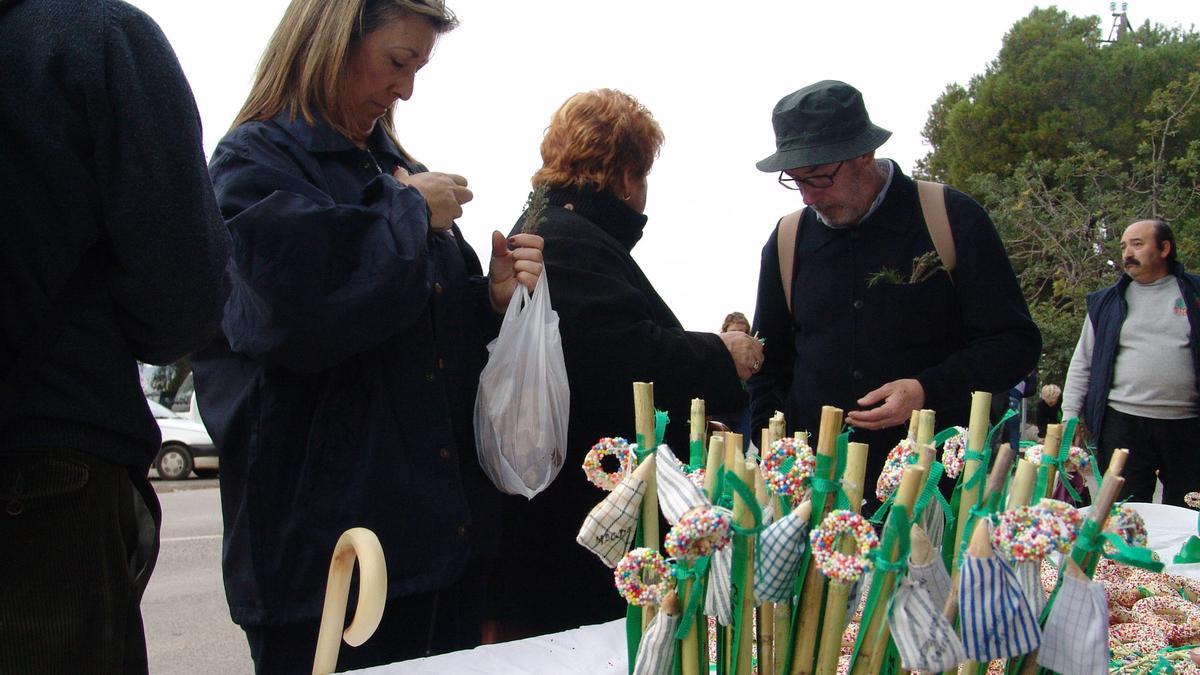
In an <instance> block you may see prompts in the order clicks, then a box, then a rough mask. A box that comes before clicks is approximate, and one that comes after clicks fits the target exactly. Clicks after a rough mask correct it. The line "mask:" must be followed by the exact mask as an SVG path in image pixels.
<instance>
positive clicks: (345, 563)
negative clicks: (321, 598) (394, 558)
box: [313, 527, 387, 675]
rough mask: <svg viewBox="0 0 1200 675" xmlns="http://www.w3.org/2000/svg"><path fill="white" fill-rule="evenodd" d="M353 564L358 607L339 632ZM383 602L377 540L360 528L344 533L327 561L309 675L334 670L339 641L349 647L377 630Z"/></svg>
mask: <svg viewBox="0 0 1200 675" xmlns="http://www.w3.org/2000/svg"><path fill="white" fill-rule="evenodd" d="M355 561H357V562H358V579H359V581H358V604H357V605H356V608H355V611H354V619H353V620H351V622H350V625H349V626H348V627H346V629H345V630H344V631H343V630H342V627H343V626H345V625H346V623H345V622H346V602H347V600H348V599H349V597H350V577H351V575H352V574H353V572H354V563H355ZM386 602H387V563H386V561H385V560H384V557H383V547H382V546H380V545H379V538H378V537H376V536H375V533H374V532H372V531H370V530H368V529H366V528H363V527H354V528H351V529H349V530H346V531H345V532H343V533H342V536H341V537H338V540H337V544H336V545H335V546H334V547H333V557H332V559H331V560H330V561H329V578H328V581H327V582H326V586H325V607H324V609H323V610H322V612H321V627H320V628H319V629H318V631H317V649H316V655H315V657H314V658H313V675H326V674H327V673H332V672H333V671H334V670H335V669H336V668H337V657H338V649H339V648H340V647H341V643H342V640H343V639H345V640H346V644H348V645H350V646H351V647H357V646H359V645H361V644H362V643H364V642H366V641H367V639H368V638H370V637H371V635H373V634H374V633H375V629H376V628H378V627H379V620H380V619H381V618H383V606H384V604H385V603H386Z"/></svg>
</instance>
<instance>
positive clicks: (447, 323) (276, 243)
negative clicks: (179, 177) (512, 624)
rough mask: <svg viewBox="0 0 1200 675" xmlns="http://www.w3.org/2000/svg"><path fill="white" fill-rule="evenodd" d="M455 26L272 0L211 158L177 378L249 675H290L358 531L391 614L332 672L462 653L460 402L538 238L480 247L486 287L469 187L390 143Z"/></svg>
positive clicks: (528, 278)
mask: <svg viewBox="0 0 1200 675" xmlns="http://www.w3.org/2000/svg"><path fill="white" fill-rule="evenodd" d="M455 25H456V19H455V17H454V15H453V14H452V13H451V12H450V11H449V10H448V9H446V7H445V6H444V5H443V4H442V2H441V0H293V1H292V2H291V4H290V5H289V6H288V8H287V10H286V12H285V13H284V16H283V19H282V21H281V22H280V24H279V27H278V29H277V30H276V31H275V34H274V35H273V36H272V38H271V41H270V43H269V44H268V45H267V48H266V52H265V53H264V55H263V58H262V62H261V64H260V66H259V70H258V74H257V76H256V78H255V82H254V85H253V88H252V90H251V92H250V95H249V97H248V98H247V100H246V103H245V105H244V106H243V108H242V110H241V112H240V113H239V114H238V116H237V119H236V120H235V122H234V125H233V128H232V129H231V130H230V131H229V133H228V134H227V135H226V136H225V138H224V139H223V140H222V141H221V143H220V145H218V147H217V149H216V152H215V154H214V155H213V159H212V163H211V166H210V170H211V173H212V179H213V186H214V188H215V189H216V194H217V201H218V203H219V204H220V207H221V210H222V212H223V213H224V215H225V218H226V221H227V225H228V227H229V229H230V232H231V234H232V236H233V240H234V246H233V261H232V264H231V266H230V268H229V275H230V277H231V280H232V286H233V292H232V294H231V296H230V299H229V302H228V303H227V304H226V307H225V317H224V321H223V324H222V328H223V331H222V332H223V334H222V336H221V337H220V338H219V339H218V340H217V341H216V342H215V343H214V344H212V345H211V346H210V347H208V348H207V349H205V350H204V351H203V352H201V353H199V354H197V355H196V357H195V359H194V363H195V372H196V385H197V392H198V396H199V399H200V405H201V409H202V410H203V411H204V419H205V422H206V424H207V425H208V428H209V429H210V431H211V432H212V434H213V437H214V439H215V440H216V442H217V445H218V447H219V448H220V455H221V456H220V460H221V474H222V476H221V499H222V510H223V512H224V521H225V535H224V536H225V541H224V554H223V566H224V573H225V589H226V595H227V597H228V600H229V606H230V613H231V615H232V617H233V619H234V621H236V622H237V623H238V624H240V625H241V626H242V627H243V629H244V630H245V631H246V635H247V639H248V641H249V643H250V652H251V656H252V657H253V658H254V663H255V667H256V669H257V670H258V672H295V671H300V670H308V669H310V668H311V664H312V657H313V650H314V645H315V642H316V636H317V631H318V625H319V617H320V612H321V605H322V595H323V591H324V578H325V573H326V570H327V569H328V565H329V556H330V554H331V552H332V551H333V548H334V543H335V542H336V541H337V539H338V536H339V535H340V534H341V533H342V532H343V531H344V530H346V529H348V528H350V527H356V526H363V527H367V528H370V529H372V530H374V531H375V533H376V534H377V535H378V537H379V540H380V542H381V543H382V545H383V549H384V553H385V556H386V561H387V570H388V603H387V606H386V610H385V612H384V615H383V622H382V624H381V625H380V627H379V630H378V632H377V633H376V636H375V637H374V638H372V639H371V640H370V641H368V642H367V643H366V644H365V645H363V646H362V647H359V648H357V649H350V650H342V653H341V658H340V660H339V662H338V669H339V670H342V669H347V668H361V667H365V666H370V665H378V664H382V663H389V662H392V661H396V660H401V659H405V658H410V657H413V656H418V655H424V654H428V653H432V652H438V651H447V650H452V649H462V648H466V647H470V646H473V645H474V644H477V643H478V641H479V623H480V612H481V610H480V606H479V603H480V598H481V597H482V595H483V587H484V585H485V577H484V571H485V570H486V569H487V568H489V567H490V562H488V558H489V556H492V555H494V553H495V548H496V537H497V534H496V531H497V524H498V523H497V522H495V520H496V516H495V513H496V510H497V504H498V495H497V493H496V491H495V489H494V488H492V486H491V485H490V483H489V482H488V481H487V479H486V477H485V476H484V475H483V472H482V470H481V469H480V468H479V466H478V462H477V460H476V453H475V450H474V440H473V430H472V405H473V402H474V397H475V386H476V383H477V381H478V375H479V371H480V369H481V368H482V366H483V364H484V363H485V361H486V358H487V352H486V344H487V342H488V340H489V339H490V338H491V337H493V336H494V335H495V334H496V332H497V330H498V326H499V320H500V317H501V313H502V312H503V311H504V309H505V308H506V307H507V305H508V302H509V299H510V297H511V296H512V294H513V291H514V290H515V289H516V285H517V284H518V283H521V284H525V285H526V286H528V287H529V288H531V289H532V287H533V285H534V283H535V282H536V280H537V276H538V275H539V274H540V273H541V246H542V243H541V239H540V238H539V237H536V236H533V235H521V234H518V235H514V236H512V237H510V238H507V239H506V238H505V237H504V236H503V235H501V234H500V233H499V232H495V233H493V235H492V237H493V238H492V250H491V256H490V261H489V262H490V264H489V271H490V273H489V275H488V276H484V275H483V270H482V266H481V264H480V262H479V259H478V257H477V256H476V255H475V252H474V251H473V250H471V247H470V246H468V245H467V243H466V242H465V240H464V238H463V236H462V233H461V232H459V230H458V227H457V226H456V225H455V224H454V219H455V218H456V217H458V216H459V215H461V213H462V204H464V203H466V202H467V201H469V200H470V198H471V192H470V190H469V189H468V188H467V181H466V179H464V178H463V177H461V176H457V175H454V174H449V173H436V172H429V171H426V170H425V167H424V166H422V165H421V164H419V163H417V162H416V161H415V160H414V159H413V158H412V157H411V156H409V155H408V154H407V153H406V152H404V150H402V149H401V146H400V144H399V142H398V134H397V129H396V128H395V126H394V124H393V121H392V111H393V109H394V107H395V105H396V104H397V102H398V101H406V100H408V98H409V97H410V96H411V95H412V93H413V87H414V83H415V80H416V74H417V72H418V71H419V70H420V69H421V68H422V67H423V66H424V65H425V64H426V63H427V62H428V61H429V58H430V55H431V53H432V51H433V47H434V44H435V43H436V41H437V39H438V37H439V36H440V35H442V34H443V33H445V32H446V31H449V30H450V29H452V28H453V27H454V26H455Z"/></svg>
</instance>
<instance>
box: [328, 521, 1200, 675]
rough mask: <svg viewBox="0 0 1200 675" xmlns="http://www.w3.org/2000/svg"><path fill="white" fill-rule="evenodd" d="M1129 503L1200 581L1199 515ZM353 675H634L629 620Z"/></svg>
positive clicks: (1163, 549)
mask: <svg viewBox="0 0 1200 675" xmlns="http://www.w3.org/2000/svg"><path fill="white" fill-rule="evenodd" d="M1129 505H1130V506H1132V507H1133V508H1134V509H1136V510H1137V512H1138V513H1139V514H1141V516H1142V518H1143V519H1144V520H1145V521H1146V530H1147V532H1148V534H1149V548H1150V549H1152V550H1153V551H1155V552H1156V553H1158V555H1159V557H1160V558H1161V559H1162V561H1163V562H1164V563H1166V570H1165V571H1167V572H1171V573H1173V574H1181V575H1184V576H1188V577H1192V578H1194V579H1200V563H1190V564H1186V565H1175V564H1172V563H1171V561H1172V560H1173V559H1174V557H1175V554H1176V553H1178V552H1179V549H1180V548H1181V547H1182V546H1183V544H1184V542H1186V541H1187V539H1188V537H1190V536H1192V535H1193V534H1196V532H1197V529H1196V528H1197V512H1196V511H1193V510H1191V509H1184V508H1180V507H1178V506H1168V505H1165V504H1145V503H1137V504H1135V503H1130V504H1129ZM614 592H615V591H614ZM345 648H346V649H349V647H345ZM353 672H356V673H372V674H374V675H443V674H445V673H455V674H456V675H484V674H486V675H535V674H550V673H554V674H555V675H559V674H562V675H573V674H579V675H583V674H585V673H586V674H588V675H606V674H611V675H622V674H624V673H627V672H628V662H627V660H626V651H625V621H624V620H623V619H621V620H617V621H610V622H609V623H604V624H600V625H596V626H584V627H582V628H576V629H574V630H568V631H564V632H562V633H554V634H552V635H542V636H539V637H535V638H529V639H526V640H517V641H514V642H505V643H501V644H496V645H485V646H482V647H476V648H475V649H471V650H468V651H461V652H454V653H451V654H442V655H440V656H432V657H429V658H424V659H414V660H411V661H402V662H399V663H393V664H390V665H386V666H378V667H375V668H367V669H365V670H357V671H353Z"/></svg>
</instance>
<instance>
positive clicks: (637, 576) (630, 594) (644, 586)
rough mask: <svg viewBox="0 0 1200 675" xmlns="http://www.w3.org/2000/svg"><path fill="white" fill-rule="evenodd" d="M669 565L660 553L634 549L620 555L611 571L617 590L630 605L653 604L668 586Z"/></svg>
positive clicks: (664, 593)
mask: <svg viewBox="0 0 1200 675" xmlns="http://www.w3.org/2000/svg"><path fill="white" fill-rule="evenodd" d="M672 578H673V577H672V575H671V568H670V567H668V566H667V562H666V560H664V559H663V557H662V554H661V553H659V552H658V551H655V550H654V549H651V548H635V549H633V550H632V551H630V552H629V553H626V554H625V557H624V558H621V562H619V563H617V567H616V569H615V570H613V580H614V581H615V582H616V585H617V592H619V593H620V594H621V597H623V598H625V601H626V602H628V603H629V604H631V605H638V606H644V605H657V604H659V603H661V602H662V599H663V598H664V597H665V596H666V594H667V591H669V590H670V588H671V580H672Z"/></svg>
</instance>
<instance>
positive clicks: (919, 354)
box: [750, 80, 1041, 495]
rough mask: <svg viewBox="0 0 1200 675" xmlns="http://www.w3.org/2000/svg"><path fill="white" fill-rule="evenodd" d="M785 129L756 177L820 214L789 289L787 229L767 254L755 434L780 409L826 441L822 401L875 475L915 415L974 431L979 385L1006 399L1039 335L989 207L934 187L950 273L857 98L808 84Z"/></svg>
mask: <svg viewBox="0 0 1200 675" xmlns="http://www.w3.org/2000/svg"><path fill="white" fill-rule="evenodd" d="M773 123H774V126H775V136H776V144H777V152H775V154H773V155H771V156H770V157H768V158H766V159H764V160H763V161H761V162H759V163H758V168H759V169H760V170H762V171H767V172H779V182H780V183H781V184H782V185H783V186H784V187H787V188H790V189H794V190H799V191H800V193H801V196H802V197H803V199H804V204H805V206H806V207H808V208H805V209H804V210H803V212H802V213H801V214H800V217H799V224H798V230H797V229H796V228H795V227H793V229H792V232H794V233H795V244H794V248H793V249H792V254H793V255H792V257H791V259H792V261H793V266H792V273H791V275H790V278H789V279H788V283H789V286H790V288H789V289H788V290H790V293H785V289H784V286H783V283H782V282H781V268H780V256H779V247H778V244H777V233H779V232H780V231H781V228H776V234H772V236H771V238H770V239H769V240H768V241H767V244H766V246H765V247H764V248H763V255H762V267H761V270H760V276H759V285H758V306H757V309H756V311H755V316H754V328H755V330H757V331H758V333H759V335H760V336H761V337H762V338H764V339H765V341H766V345H765V351H764V357H765V358H764V363H763V367H762V370H761V371H760V372H759V373H758V374H757V375H756V376H755V377H753V378H751V380H750V394H751V401H752V404H751V405H752V417H753V426H754V428H756V429H757V428H760V427H762V426H763V425H764V424H765V422H766V420H767V418H768V417H769V416H770V415H771V414H772V412H773V411H775V410H782V411H784V412H785V414H786V415H787V423H788V427H789V428H790V429H793V430H795V429H808V430H809V431H812V432H816V431H817V429H818V424H817V423H818V416H819V413H820V408H821V406H822V405H825V404H827V405H833V406H837V407H839V408H842V409H843V410H845V411H846V412H847V415H846V421H847V422H848V423H849V424H850V425H851V426H853V427H854V428H855V433H854V435H853V437H852V440H857V441H861V442H865V443H868V444H869V445H870V447H871V450H870V455H869V459H868V464H867V480H868V481H869V482H873V481H874V480H875V479H876V477H877V476H878V474H879V470H880V468H881V467H882V464H883V460H884V457H885V456H886V454H887V452H888V450H889V449H890V448H891V447H892V446H893V445H895V444H896V442H897V441H899V440H900V439H901V438H902V437H903V436H904V434H905V428H904V425H905V424H906V423H907V422H908V420H909V415H910V413H911V412H912V411H913V410H916V409H920V408H932V409H934V410H936V411H937V414H938V425H939V426H947V425H950V424H962V423H964V422H965V421H966V417H967V412H968V409H969V405H970V397H971V392H972V391H976V390H979V391H1004V390H1007V389H1008V388H1009V387H1011V386H1013V385H1014V384H1015V383H1017V382H1019V381H1021V379H1022V378H1023V377H1024V376H1025V374H1026V373H1028V372H1029V371H1030V370H1032V369H1033V367H1034V365H1036V363H1037V357H1038V353H1039V352H1040V350H1041V336H1040V334H1039V333H1038V329H1037V326H1036V325H1034V323H1033V321H1032V319H1030V316H1029V310H1028V309H1027V308H1026V306H1025V299H1024V298H1023V297H1022V295H1021V289H1020V287H1019V286H1018V284H1017V280H1016V277H1015V275H1014V274H1013V270H1012V266H1011V265H1010V264H1009V262H1008V257H1007V255H1006V254H1005V252H1004V246H1003V245H1002V244H1001V242H1000V238H999V236H997V234H996V230H995V228H994V227H993V226H992V223H991V220H990V219H989V218H988V215H987V213H986V212H985V211H984V210H983V208H982V207H980V206H979V204H977V203H976V202H975V201H974V200H972V199H971V198H970V197H968V196H966V195H965V194H963V193H961V192H959V191H957V190H954V189H952V188H949V187H946V188H944V190H943V189H942V188H941V187H940V186H937V194H938V197H939V198H940V200H942V201H943V202H944V204H945V209H946V212H947V216H948V220H949V230H950V232H949V234H951V235H952V241H951V242H950V243H949V250H951V251H954V252H955V254H956V258H957V265H956V266H954V268H953V271H952V272H948V271H947V270H946V269H945V267H944V266H943V265H942V262H941V261H940V260H938V259H937V258H936V257H935V256H938V249H935V246H934V244H933V241H932V239H931V234H930V232H931V230H929V228H927V226H926V223H925V219H924V217H923V213H922V209H921V205H920V201H919V198H918V187H917V185H916V183H915V182H914V181H913V180H911V179H910V178H908V177H907V176H905V175H904V174H903V173H901V171H900V167H899V166H898V165H896V163H895V162H892V161H888V160H876V159H875V149H876V148H878V147H879V146H880V145H882V144H883V143H884V141H886V140H887V139H888V137H889V136H891V132H888V131H886V130H884V129H882V128H880V127H877V126H875V125H874V124H872V123H871V121H870V119H869V117H868V116H867V111H866V108H865V106H864V105H863V102H862V95H861V94H860V93H859V92H858V90H856V89H854V88H853V87H851V86H850V85H848V84H845V83H843V82H835V81H828V80H827V81H823V82H818V83H816V84H813V85H810V86H808V87H805V88H803V89H801V90H799V91H797V92H795V93H793V94H790V95H789V96H787V97H785V98H784V99H783V100H781V101H780V102H779V104H778V105H776V107H775V111H774V114H773ZM794 217H796V216H795V214H794V215H793V218H794ZM781 222H783V221H781ZM793 222H794V221H793ZM945 245H946V244H945V243H943V244H942V246H945ZM947 257H949V254H948V252H947ZM931 259H932V262H931ZM789 296H790V299H791V301H790V305H789V302H788V300H787V299H785V298H787V297H789ZM867 492H868V494H869V495H870V494H872V493H873V492H874V491H873V490H868V491H867Z"/></svg>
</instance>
